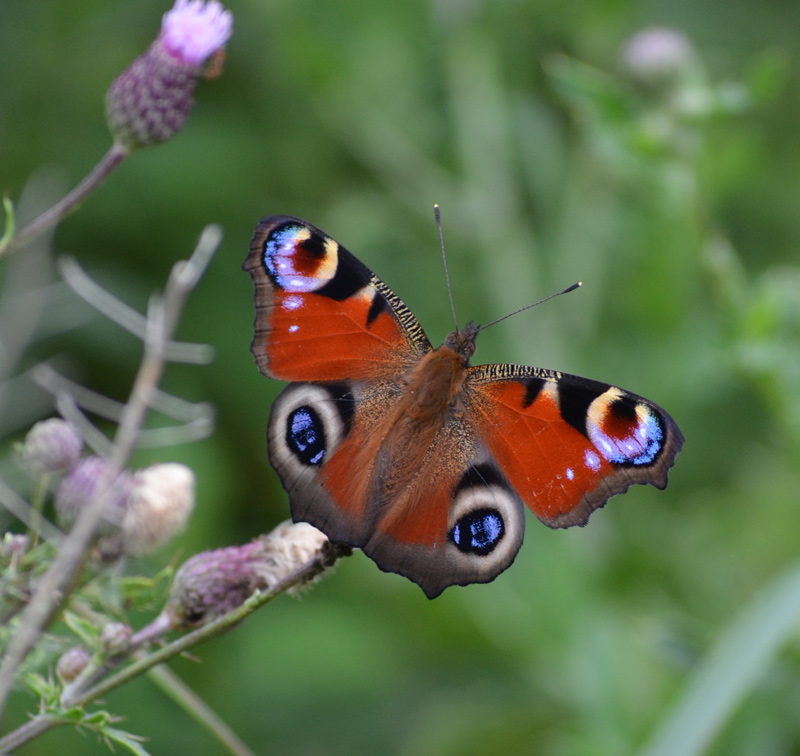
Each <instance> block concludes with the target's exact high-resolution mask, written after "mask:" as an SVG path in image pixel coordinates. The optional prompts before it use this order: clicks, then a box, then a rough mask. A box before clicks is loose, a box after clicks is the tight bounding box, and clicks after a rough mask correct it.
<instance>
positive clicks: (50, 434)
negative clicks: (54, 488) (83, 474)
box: [22, 417, 83, 475]
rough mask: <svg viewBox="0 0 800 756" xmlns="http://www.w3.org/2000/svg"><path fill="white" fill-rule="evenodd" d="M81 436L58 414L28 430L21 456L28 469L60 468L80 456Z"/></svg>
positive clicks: (36, 470)
mask: <svg viewBox="0 0 800 756" xmlns="http://www.w3.org/2000/svg"><path fill="white" fill-rule="evenodd" d="M82 449H83V439H82V438H81V434H80V433H78V431H77V429H76V428H75V426H74V425H72V423H68V422H67V421H66V420H62V419H61V418H60V417H51V418H50V419H49V420H42V421H41V422H39V423H36V425H34V426H33V428H31V429H30V431H28V435H27V436H26V437H25V443H24V445H23V447H22V459H23V461H24V463H25V464H26V466H27V467H28V469H30V470H31V472H33V473H35V474H37V475H41V474H42V473H55V472H63V471H64V470H68V469H69V468H70V467H72V466H73V465H74V464H75V463H76V462H77V461H78V459H79V458H80V456H81V450H82Z"/></svg>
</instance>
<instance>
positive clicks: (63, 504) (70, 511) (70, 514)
mask: <svg viewBox="0 0 800 756" xmlns="http://www.w3.org/2000/svg"><path fill="white" fill-rule="evenodd" d="M109 464H110V463H109V461H108V460H107V459H104V458H103V457H86V458H85V459H82V460H81V461H80V462H78V464H76V465H75V466H74V467H73V468H72V469H71V470H70V471H69V473H68V474H67V475H66V477H65V478H64V479H63V480H62V481H61V483H60V484H59V486H58V489H57V490H56V495H55V501H54V504H55V510H56V516H57V518H58V523H59V525H61V526H62V527H64V528H69V527H70V526H71V525H72V523H74V522H75V519H76V518H77V516H78V513H79V512H80V510H81V509H82V508H83V507H84V506H85V505H86V504H87V503H88V502H89V501H91V500H92V498H93V497H94V496H95V495H97V494H98V493H99V484H100V482H101V481H102V480H103V479H104V477H105V476H106V474H107V469H108V465H109ZM130 492H131V481H130V475H129V474H128V473H122V475H120V476H119V477H118V478H117V480H116V481H114V482H113V484H112V485H111V487H110V489H109V491H108V493H107V497H108V499H107V502H106V505H105V507H104V509H103V526H102V527H100V528H99V532H101V533H108V532H113V531H114V530H115V529H116V528H118V527H119V525H120V524H121V523H122V521H123V518H124V516H125V510H126V509H127V505H128V496H129V495H130Z"/></svg>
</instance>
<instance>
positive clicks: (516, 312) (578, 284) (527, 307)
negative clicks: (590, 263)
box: [480, 281, 583, 331]
mask: <svg viewBox="0 0 800 756" xmlns="http://www.w3.org/2000/svg"><path fill="white" fill-rule="evenodd" d="M581 286H583V281H578V282H576V283H574V284H572V286H567V288H566V289H564V290H563V291H558V292H556V293H555V294H551V295H550V296H549V297H545V298H544V299H540V300H539V301H538V302H534V303H533V304H529V305H525V307H520V308H519V309H518V310H514V312H509V313H508V315H503V317H502V318H498V319H497V320H493V321H492V322H491V323H487V324H486V325H485V326H481V327H480V330H481V331H485V330H486V329H487V328H488V327H489V326H493V325H497V324H498V323H501V322H502V321H504V320H506V319H508V318H510V317H511V316H512V315H519V314H520V313H521V312H525V310H530V309H531V307H536V305H540V304H542V303H543V302H547V300H548V299H555V298H556V297H560V296H561V295H562V294H569V293H570V292H571V291H575V289H580V287H581Z"/></svg>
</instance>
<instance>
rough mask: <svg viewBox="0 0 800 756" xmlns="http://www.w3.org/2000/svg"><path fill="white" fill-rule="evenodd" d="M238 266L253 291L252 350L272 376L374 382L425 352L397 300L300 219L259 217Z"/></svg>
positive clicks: (413, 324)
mask: <svg viewBox="0 0 800 756" xmlns="http://www.w3.org/2000/svg"><path fill="white" fill-rule="evenodd" d="M243 267H244V269H245V270H246V271H247V272H248V273H250V275H251V276H252V277H253V283H254V284H255V287H256V321H255V336H254V338H253V342H252V347H251V348H252V351H253V356H254V357H255V358H256V363H257V364H258V367H259V370H261V372H262V373H264V375H266V376H268V377H270V378H278V379H280V380H287V381H337V380H344V379H348V378H349V379H354V380H374V379H380V378H385V377H388V376H396V375H399V374H400V373H401V372H403V370H404V369H405V368H406V367H408V366H409V365H411V364H413V363H414V362H415V361H416V360H418V359H419V358H420V357H421V356H422V355H424V354H425V353H426V352H428V351H429V350H430V349H431V345H430V343H429V341H428V338H427V337H426V336H425V333H424V331H423V330H422V327H421V326H420V324H419V322H418V321H417V319H416V318H415V317H414V315H413V314H412V313H411V311H410V310H409V309H408V308H407V307H406V306H405V304H403V302H402V300H401V299H400V298H399V297H398V296H397V295H396V294H395V293H394V292H393V291H392V290H391V289H390V288H389V287H388V286H387V285H386V284H385V283H383V281H381V280H380V279H379V278H378V277H377V276H376V275H375V274H373V273H372V271H370V270H369V268H367V267H366V265H364V264H363V263H362V262H360V261H359V260H358V259H356V258H355V257H354V256H353V255H352V254H351V253H350V252H348V251H347V250H346V249H345V248H344V247H343V246H341V245H340V244H338V243H337V242H335V241H334V240H333V239H331V238H330V237H329V236H327V235H326V234H325V233H323V232H322V231H320V230H319V229H318V228H316V227H314V226H312V225H311V224H310V223H307V222H306V221H304V220H300V219H299V218H293V217H291V216H286V215H276V216H272V217H269V218H264V219H263V220H262V221H261V222H260V223H259V224H258V227H257V228H256V231H255V234H254V236H253V241H252V242H251V244H250V254H249V255H248V256H247V259H246V260H245V263H244V266H243Z"/></svg>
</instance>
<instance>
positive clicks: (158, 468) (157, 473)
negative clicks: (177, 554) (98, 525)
mask: <svg viewBox="0 0 800 756" xmlns="http://www.w3.org/2000/svg"><path fill="white" fill-rule="evenodd" d="M193 509H194V473H193V472H192V470H191V469H190V468H188V467H186V465H180V464H177V463H166V464H160V465H153V466H152V467H148V468H145V469H144V470H140V471H138V472H137V473H136V474H135V475H134V480H133V488H132V490H131V495H130V497H129V499H128V506H127V509H126V512H125V517H124V519H123V521H122V536H123V541H124V545H125V551H126V552H127V553H129V554H145V553H147V552H150V551H153V550H154V549H157V548H158V547H159V546H163V545H164V544H165V543H166V542H167V541H169V540H170V539H171V538H173V537H174V536H176V535H177V534H178V533H179V532H180V531H181V530H183V528H184V526H185V525H186V522H187V521H188V519H189V515H191V513H192V510H193Z"/></svg>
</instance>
